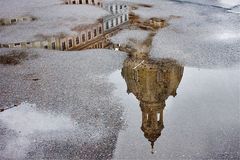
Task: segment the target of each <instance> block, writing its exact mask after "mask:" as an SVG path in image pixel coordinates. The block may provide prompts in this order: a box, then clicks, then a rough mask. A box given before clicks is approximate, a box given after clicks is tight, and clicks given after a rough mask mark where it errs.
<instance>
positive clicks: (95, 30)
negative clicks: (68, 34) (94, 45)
mask: <svg viewBox="0 0 240 160" xmlns="http://www.w3.org/2000/svg"><path fill="white" fill-rule="evenodd" d="M93 35H94V37H96V36H97V29H94V33H93Z"/></svg>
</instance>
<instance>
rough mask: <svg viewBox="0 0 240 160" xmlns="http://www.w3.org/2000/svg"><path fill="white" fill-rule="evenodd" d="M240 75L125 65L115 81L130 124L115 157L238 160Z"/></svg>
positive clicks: (147, 64) (229, 70)
mask: <svg viewBox="0 0 240 160" xmlns="http://www.w3.org/2000/svg"><path fill="white" fill-rule="evenodd" d="M134 66H135V67H134ZM239 73H240V72H239V70H238V69H236V68H227V69H221V70H217V69H198V68H190V67H182V66H180V65H178V64H176V63H175V62H173V63H169V62H164V61H162V62H161V60H160V61H159V62H154V61H152V62H151V61H147V62H146V61H145V62H142V63H141V62H140V61H137V60H130V59H127V60H125V62H124V65H123V69H122V70H117V71H115V72H114V73H112V74H111V76H110V81H111V82H112V83H114V84H115V87H116V89H115V92H114V94H115V96H116V97H118V98H120V99H121V103H122V105H123V106H124V107H125V108H124V110H125V113H124V116H125V119H126V124H125V127H124V129H123V130H121V131H120V133H119V136H118V140H117V144H116V149H115V151H114V156H113V158H114V159H197V158H199V159H209V158H213V159H230V158H233V159H237V157H239V143H238V142H239V133H240V126H239V122H240V119H239V95H240V94H239V91H240V90H239V87H240V85H239V79H240V76H239V75H240V74H239ZM174 96H175V97H174ZM164 106H165V107H164Z"/></svg>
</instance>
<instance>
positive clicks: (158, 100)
mask: <svg viewBox="0 0 240 160" xmlns="http://www.w3.org/2000/svg"><path fill="white" fill-rule="evenodd" d="M183 71H184V68H183V66H181V65H179V64H178V63H177V62H176V61H175V60H170V59H161V60H151V59H149V58H144V59H142V58H140V59H137V58H133V57H132V58H128V59H126V60H125V61H124V64H123V68H122V76H123V78H124V79H125V81H126V84H127V93H128V94H129V93H133V94H134V95H135V96H136V98H137V99H138V100H139V101H140V108H141V111H142V126H141V130H142V131H143V132H144V137H145V138H146V139H148V141H149V142H150V143H151V146H152V150H153V147H154V143H155V141H156V140H157V139H158V138H159V137H160V136H161V132H162V130H163V128H164V123H163V110H164V107H165V101H166V100H167V98H168V97H169V96H174V97H175V96H176V95H177V93H176V90H177V88H178V85H179V83H180V81H181V79H182V75H183ZM152 153H153V151H152Z"/></svg>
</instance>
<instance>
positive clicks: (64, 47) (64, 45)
mask: <svg viewBox="0 0 240 160" xmlns="http://www.w3.org/2000/svg"><path fill="white" fill-rule="evenodd" d="M62 50H63V51H65V50H66V43H65V42H62Z"/></svg>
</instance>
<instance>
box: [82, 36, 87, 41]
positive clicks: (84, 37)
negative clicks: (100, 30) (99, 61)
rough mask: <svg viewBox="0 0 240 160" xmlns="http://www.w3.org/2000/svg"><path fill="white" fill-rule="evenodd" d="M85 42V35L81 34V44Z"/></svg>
mask: <svg viewBox="0 0 240 160" xmlns="http://www.w3.org/2000/svg"><path fill="white" fill-rule="evenodd" d="M85 41H86V36H85V34H82V42H85Z"/></svg>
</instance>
